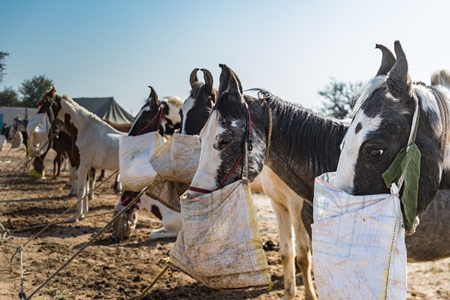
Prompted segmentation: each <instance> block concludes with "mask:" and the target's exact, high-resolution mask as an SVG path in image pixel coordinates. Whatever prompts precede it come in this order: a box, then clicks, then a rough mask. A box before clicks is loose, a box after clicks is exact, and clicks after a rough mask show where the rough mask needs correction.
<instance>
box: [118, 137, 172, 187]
mask: <svg viewBox="0 0 450 300" xmlns="http://www.w3.org/2000/svg"><path fill="white" fill-rule="evenodd" d="M163 144H164V139H163V137H162V136H161V135H160V134H159V133H158V132H157V131H154V132H149V133H145V134H141V135H137V136H131V135H126V136H121V137H120V140H119V157H120V161H119V169H120V182H121V184H122V188H123V189H124V190H126V191H132V192H140V191H141V190H142V189H143V188H145V187H147V186H148V185H149V184H150V183H151V182H152V181H153V180H154V179H155V177H156V175H157V174H156V171H155V170H154V169H153V167H152V165H151V164H150V158H151V157H152V156H153V154H154V153H155V152H156V151H157V150H158V149H159V148H160V147H161V146H162V145H163Z"/></svg>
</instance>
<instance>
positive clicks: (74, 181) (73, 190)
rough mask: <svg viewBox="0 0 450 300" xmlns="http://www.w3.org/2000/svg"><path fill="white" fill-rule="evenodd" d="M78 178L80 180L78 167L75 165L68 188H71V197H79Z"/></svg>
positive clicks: (72, 168)
mask: <svg viewBox="0 0 450 300" xmlns="http://www.w3.org/2000/svg"><path fill="white" fill-rule="evenodd" d="M77 178H78V171H77V167H76V166H75V165H71V166H70V178H69V182H68V183H67V185H66V186H70V192H69V196H76V195H77V181H78V180H77Z"/></svg>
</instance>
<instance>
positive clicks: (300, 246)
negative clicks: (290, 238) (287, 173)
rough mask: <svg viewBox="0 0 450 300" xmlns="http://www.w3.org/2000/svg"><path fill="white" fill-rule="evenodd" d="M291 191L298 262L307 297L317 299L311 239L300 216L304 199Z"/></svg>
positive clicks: (291, 210)
mask: <svg viewBox="0 0 450 300" xmlns="http://www.w3.org/2000/svg"><path fill="white" fill-rule="evenodd" d="M289 191H290V192H291V193H290V194H291V196H290V198H289V199H290V200H291V203H294V204H293V205H290V206H289V212H290V215H291V220H292V225H293V226H294V233H295V253H296V254H297V257H296V263H297V266H298V267H299V269H300V271H301V272H302V279H303V286H304V287H305V299H306V300H316V299H317V296H316V292H315V289H314V285H313V279H312V275H311V271H312V270H311V266H312V259H311V239H310V238H309V235H308V232H307V231H306V228H305V225H304V224H303V221H302V219H301V218H299V216H300V214H301V210H302V206H303V202H304V201H303V199H302V198H301V197H300V196H299V195H297V194H296V193H295V192H294V191H292V190H291V189H289Z"/></svg>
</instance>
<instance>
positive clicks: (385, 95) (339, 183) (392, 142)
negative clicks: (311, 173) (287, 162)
mask: <svg viewBox="0 0 450 300" xmlns="http://www.w3.org/2000/svg"><path fill="white" fill-rule="evenodd" d="M379 47H381V48H382V49H385V50H384V54H385V55H383V61H382V64H381V67H380V69H379V71H378V73H377V74H376V76H375V77H374V78H373V79H371V80H369V81H368V82H367V83H366V84H365V85H364V86H363V88H362V90H361V92H360V96H359V98H358V99H357V102H356V106H355V110H354V112H353V115H354V116H353V119H352V122H351V124H350V127H349V129H348V134H347V136H346V137H345V140H344V142H343V148H342V153H341V157H340V159H339V162H338V166H337V171H336V180H335V183H334V185H335V187H336V188H338V189H341V190H342V191H344V192H346V193H348V194H353V195H370V194H382V193H389V189H390V186H391V183H395V182H397V180H400V179H398V178H399V177H400V176H398V177H396V178H394V179H387V180H388V181H386V182H385V180H384V179H383V173H384V172H385V171H386V170H388V168H389V167H390V165H391V164H392V163H393V161H394V159H396V157H400V156H397V154H398V153H399V155H400V154H401V153H405V152H404V151H408V150H409V151H410V152H409V153H412V154H411V156H412V155H415V156H416V161H418V163H417V165H416V164H412V163H410V164H409V165H408V167H409V168H411V169H412V170H413V171H412V172H414V173H416V174H419V176H418V179H417V182H416V181H415V180H413V179H411V177H406V176H408V175H409V174H408V173H406V175H405V177H404V178H405V181H404V185H403V188H402V190H401V193H400V198H401V199H402V212H403V220H404V226H405V228H406V230H407V234H413V233H414V232H415V228H416V227H417V225H418V224H419V217H420V216H421V215H422V214H423V212H424V211H425V209H426V208H427V207H428V205H429V204H430V202H431V201H432V199H433V197H434V196H435V194H436V192H437V190H438V189H439V188H449V184H450V180H449V179H450V178H449V176H448V175H449V174H450V173H449V170H450V165H449V164H448V163H447V161H448V160H447V159H446V158H447V156H448V154H449V151H448V145H447V143H448V137H449V135H448V128H449V119H448V116H449V107H448V101H450V90H449V89H448V87H449V86H448V84H445V85H442V84H438V85H431V86H426V85H425V84H423V83H413V82H412V81H411V77H410V75H409V73H408V61H407V58H406V55H405V52H404V51H403V48H402V46H401V44H400V42H399V41H395V43H394V48H395V49H394V50H395V56H396V58H395V57H394V55H393V54H392V52H391V51H390V50H389V49H387V48H386V47H385V46H383V45H380V46H379ZM438 75H439V74H438ZM416 125H417V127H416ZM414 136H415V140H414ZM403 148H404V149H407V150H402V149H403ZM396 161H398V159H396ZM414 189H415V190H414ZM407 194H408V195H409V194H412V196H408V197H407V199H408V201H410V202H409V205H408V207H410V208H409V209H408V210H407V208H406V207H405V205H403V201H404V198H403V197H405V198H406V196H405V195H407ZM415 197H417V198H415Z"/></svg>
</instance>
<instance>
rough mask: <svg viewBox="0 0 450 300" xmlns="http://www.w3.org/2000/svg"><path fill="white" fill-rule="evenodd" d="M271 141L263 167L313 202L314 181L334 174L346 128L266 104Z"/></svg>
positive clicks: (302, 111)
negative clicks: (270, 170) (268, 109)
mask: <svg viewBox="0 0 450 300" xmlns="http://www.w3.org/2000/svg"><path fill="white" fill-rule="evenodd" d="M269 107H270V108H271V109H272V120H273V124H272V137H271V140H270V148H269V149H270V151H269V157H268V159H266V164H267V165H268V166H269V167H271V168H272V169H273V170H274V171H275V173H277V175H278V176H279V177H280V178H281V179H282V180H283V181H284V182H285V183H286V184H288V186H290V187H291V188H292V189H293V190H294V191H295V192H296V193H297V194H299V195H301V196H303V197H304V198H307V199H312V196H313V187H314V178H315V177H317V176H319V175H321V174H323V173H325V172H330V171H336V168H337V164H338V160H339V155H340V144H341V142H342V139H343V138H344V135H345V132H346V130H347V127H346V126H345V125H343V124H341V123H339V122H338V121H336V120H333V119H331V118H327V117H324V116H322V115H319V114H316V113H313V112H311V111H309V110H306V109H304V108H302V107H299V106H295V105H293V104H290V103H286V102H284V101H283V102H282V101H276V100H272V101H269Z"/></svg>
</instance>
